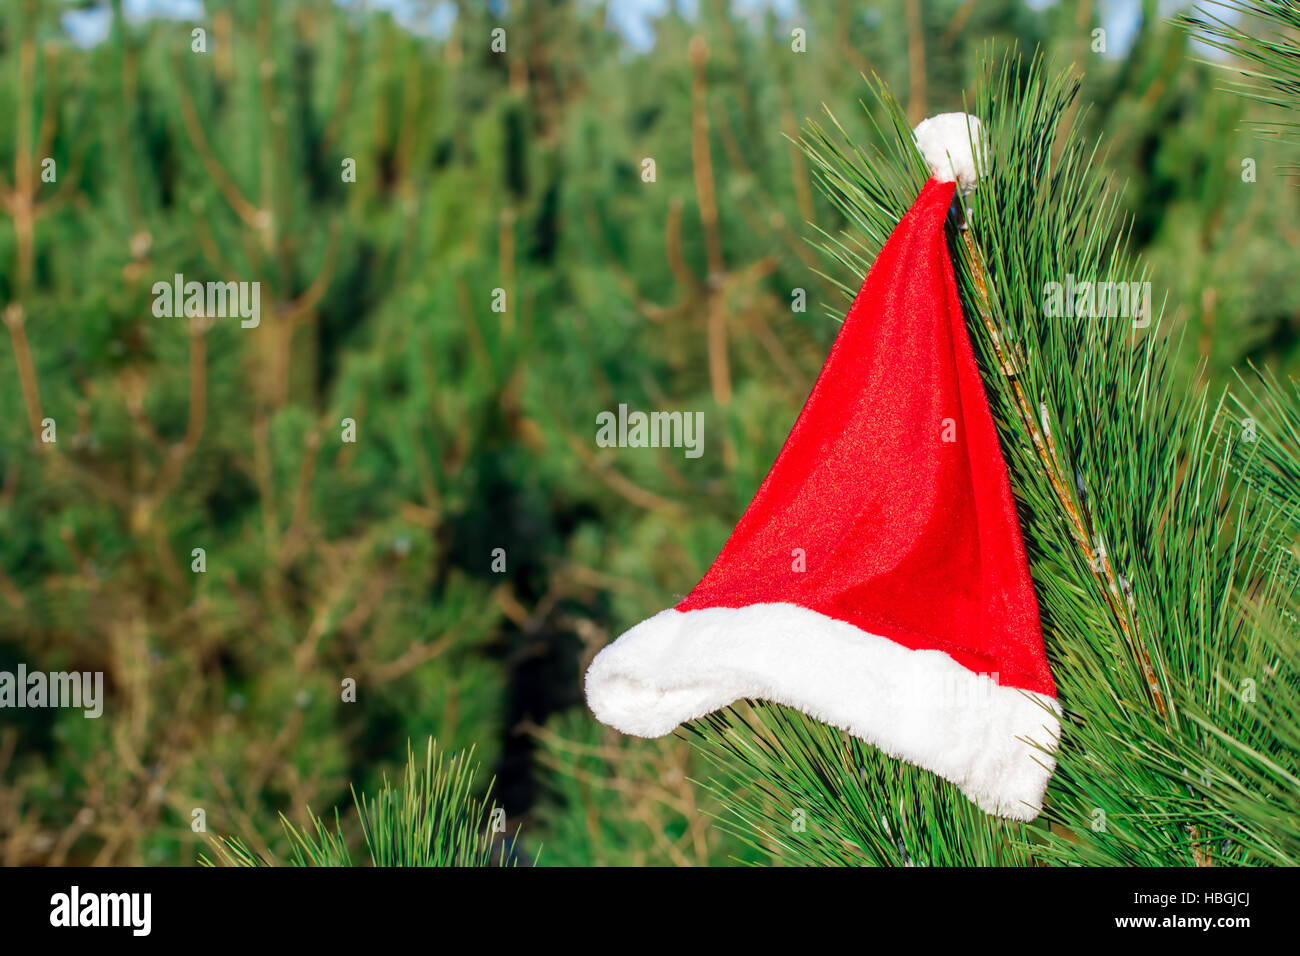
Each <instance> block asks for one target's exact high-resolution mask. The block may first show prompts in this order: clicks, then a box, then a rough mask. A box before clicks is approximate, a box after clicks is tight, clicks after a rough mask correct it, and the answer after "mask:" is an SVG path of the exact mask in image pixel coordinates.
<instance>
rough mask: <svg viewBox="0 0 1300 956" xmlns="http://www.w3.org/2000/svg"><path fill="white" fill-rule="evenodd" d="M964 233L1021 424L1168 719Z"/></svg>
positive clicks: (1104, 555)
mask: <svg viewBox="0 0 1300 956" xmlns="http://www.w3.org/2000/svg"><path fill="white" fill-rule="evenodd" d="M961 236H962V240H963V241H964V243H965V246H966V252H967V254H968V255H969V257H970V261H971V265H972V275H973V277H974V280H975V286H976V290H977V291H978V293H979V298H980V303H981V305H982V306H983V307H982V308H980V309H979V310H978V312H979V315H980V320H981V321H982V322H983V324H984V328H985V331H987V332H988V335H989V338H990V339H991V341H992V343H993V348H994V352H995V353H996V355H997V358H998V362H999V364H1000V367H1001V370H1002V373H1003V375H1004V376H1005V377H1006V379H1007V382H1008V383H1009V384H1010V385H1011V390H1012V393H1013V394H1014V396H1015V400H1016V406H1017V410H1018V411H1019V413H1020V418H1021V423H1022V424H1023V426H1024V428H1025V430H1026V431H1027V432H1028V433H1029V435H1030V437H1031V439H1032V440H1033V443H1034V449H1035V451H1036V452H1037V454H1038V459H1039V463H1040V464H1041V465H1042V467H1043V471H1044V473H1045V474H1046V476H1047V480H1048V482H1049V483H1050V484H1051V486H1052V491H1053V493H1054V494H1055V495H1056V499H1057V501H1058V503H1059V504H1060V505H1061V509H1062V511H1063V512H1064V513H1065V517H1066V520H1067V523H1068V526H1069V528H1070V532H1071V535H1072V536H1073V537H1074V540H1075V544H1076V545H1077V546H1078V547H1079V549H1080V550H1081V551H1082V552H1083V554H1084V557H1085V560H1087V561H1088V564H1089V566H1090V567H1091V568H1092V569H1093V574H1094V576H1095V577H1096V578H1097V580H1098V581H1099V582H1100V583H1101V585H1102V596H1103V597H1104V598H1105V600H1106V604H1107V606H1108V607H1109V608H1110V610H1111V613H1112V615H1113V616H1114V618H1115V620H1116V622H1117V623H1118V624H1119V627H1120V630H1121V632H1122V633H1123V635H1124V638H1125V639H1126V640H1127V641H1128V644H1129V646H1130V648H1131V650H1132V651H1133V653H1134V655H1135V658H1136V660H1137V663H1138V666H1139V667H1140V669H1141V671H1142V676H1143V678H1144V680H1145V681H1146V684H1147V689H1148V691H1149V692H1150V694H1151V700H1152V702H1153V703H1154V704H1155V708H1156V711H1157V712H1158V713H1159V714H1160V717H1161V718H1162V719H1165V720H1167V719H1168V708H1167V707H1166V704H1165V699H1164V694H1163V693H1162V692H1161V689H1160V682H1159V680H1158V679H1157V677H1156V673H1155V669H1154V668H1153V667H1152V665H1151V657H1150V654H1149V653H1148V652H1147V649H1146V646H1145V645H1144V644H1143V642H1142V637H1141V634H1140V633H1139V632H1138V626H1137V620H1136V619H1131V618H1130V615H1129V614H1128V613H1127V612H1126V610H1125V607H1124V600H1123V596H1124V590H1123V589H1121V587H1120V584H1119V580H1118V578H1117V576H1116V573H1115V569H1114V567H1113V565H1112V564H1111V561H1110V554H1109V551H1108V550H1107V548H1106V546H1105V542H1100V545H1099V547H1098V548H1096V550H1095V551H1094V548H1093V544H1092V537H1091V535H1090V534H1089V529H1088V526H1087V523H1086V522H1085V521H1084V518H1083V516H1082V514H1081V513H1080V511H1079V508H1078V506H1077V504H1076V503H1075V500H1074V496H1073V495H1072V494H1071V492H1070V490H1069V487H1070V482H1069V481H1068V480H1067V478H1066V476H1065V475H1064V473H1063V471H1062V468H1061V464H1060V457H1059V455H1058V453H1057V449H1056V442H1055V440H1054V439H1053V437H1052V432H1051V429H1049V428H1048V427H1047V423H1046V421H1043V422H1042V427H1041V428H1040V424H1039V419H1038V416H1037V415H1035V414H1034V412H1033V409H1032V407H1031V405H1030V403H1029V400H1028V399H1027V398H1026V396H1025V393H1024V389H1022V388H1021V386H1020V381H1019V377H1018V376H1019V373H1020V359H1019V356H1018V355H1016V354H1014V353H1012V352H1010V351H1009V350H1008V349H1007V348H1006V347H1004V346H1003V344H1002V341H1001V339H1000V338H999V336H998V333H997V327H996V323H995V321H994V319H993V304H992V300H991V298H990V296H989V291H988V287H989V279H988V273H987V268H986V266H985V265H984V261H983V258H982V257H981V256H980V254H979V250H978V248H977V247H976V245H975V240H974V239H972V238H971V234H970V232H969V230H963V231H962V233H961ZM1099 565H1100V566H1099Z"/></svg>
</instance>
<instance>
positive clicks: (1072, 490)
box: [694, 57, 1300, 865]
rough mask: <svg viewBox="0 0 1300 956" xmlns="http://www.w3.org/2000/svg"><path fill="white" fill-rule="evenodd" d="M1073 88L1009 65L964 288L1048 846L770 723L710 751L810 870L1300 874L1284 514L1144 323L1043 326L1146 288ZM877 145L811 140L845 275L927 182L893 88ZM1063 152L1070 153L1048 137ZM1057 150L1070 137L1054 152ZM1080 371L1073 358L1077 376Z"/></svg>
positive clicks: (734, 791)
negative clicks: (1022, 618)
mask: <svg viewBox="0 0 1300 956" xmlns="http://www.w3.org/2000/svg"><path fill="white" fill-rule="evenodd" d="M1077 89H1078V84H1077V81H1073V80H1071V79H1069V78H1068V76H1065V75H1062V76H1050V75H1048V74H1046V73H1045V71H1044V67H1043V64H1042V62H1041V61H1040V60H1034V61H1032V62H1030V63H1024V62H1022V61H1021V60H1019V59H1018V58H1015V57H1008V58H1005V59H1003V60H1002V61H1001V63H1000V64H998V65H995V66H994V67H993V68H992V69H991V70H990V74H989V77H988V82H987V83H986V84H985V85H983V86H982V87H981V88H980V90H979V91H978V94H977V96H976V97H975V99H974V102H973V103H972V106H973V107H974V109H973V111H974V112H976V113H977V115H980V116H981V117H983V118H984V119H985V120H986V122H987V124H988V128H989V134H990V142H991V153H992V155H993V157H994V159H993V160H992V163H991V167H992V168H991V171H989V172H988V175H987V178H985V179H984V180H983V182H982V183H981V186H980V188H979V189H978V190H976V192H975V193H974V194H973V195H972V197H971V201H970V206H969V209H968V210H967V211H966V215H967V221H968V222H969V224H970V227H969V231H967V232H964V233H962V241H960V242H958V244H957V250H958V253H959V255H958V262H957V266H956V267H957V271H958V278H959V284H960V286H961V289H962V296H963V301H964V304H965V306H966V308H967V312H968V319H969V324H970V326H971V331H972V336H973V339H974V341H975V343H976V347H977V351H978V353H979V354H980V358H981V362H982V368H983V371H984V374H985V383H986V387H987V390H988V393H989V397H990V403H991V405H992V407H993V409H994V415H995V418H996V419H997V420H998V423H999V428H1000V433H1001V438H1002V442H1003V449H1004V453H1005V455H1006V458H1007V461H1008V467H1009V469H1010V471H1011V473H1012V481H1013V485H1014V488H1015V492H1016V496H1017V501H1018V504H1019V507H1020V510H1021V516H1022V521H1023V525H1024V530H1025V535H1026V544H1027V547H1028V548H1029V550H1030V555H1031V567H1032V571H1033V575H1034V580H1035V585H1036V588H1037V590H1038V594H1039V599H1040V604H1041V608H1042V616H1043V623H1044V631H1045V635H1046V639H1047V646H1048V651H1049V656H1050V657H1051V659H1052V664H1053V670H1054V673H1055V674H1056V676H1057V683H1058V688H1059V691H1060V697H1061V701H1062V705H1063V707H1064V709H1065V713H1066V719H1065V721H1064V723H1063V743H1062V749H1061V752H1060V753H1059V755H1058V758H1059V763H1058V769H1057V773H1056V776H1055V778H1054V781H1053V784H1052V786H1051V788H1050V789H1049V791H1048V802H1047V806H1046V808H1045V811H1044V815H1043V817H1041V818H1040V821H1038V822H1036V823H1035V824H1033V825H1023V824H1013V823H1008V822H1005V821H1001V820H997V819H995V818H992V817H989V816H986V815H984V814H983V813H981V812H979V811H978V810H976V809H974V808H973V807H972V806H971V805H970V804H969V802H967V801H966V800H965V799H964V798H963V797H962V796H961V795H960V794H959V793H958V792H957V790H956V788H955V787H953V786H951V785H949V784H948V783H946V782H943V781H941V780H939V779H937V778H936V777H934V776H933V775H931V774H929V773H927V772H924V771H921V770H918V769H916V768H913V767H910V766H907V765H904V764H900V763H899V762H897V761H894V760H892V759H890V758H889V757H887V756H884V755H882V754H881V753H879V752H878V751H875V750H874V749H872V748H870V747H868V746H866V745H864V744H862V743H861V742H859V741H857V740H854V739H852V738H849V737H848V736H847V735H845V734H842V733H840V732H839V731H836V730H833V729H830V728H828V727H826V726H824V725H821V724H818V723H816V722H814V721H812V720H810V719H809V718H806V717H803V716H802V715H799V714H797V713H793V712H790V711H788V710H785V709H783V708H780V707H777V706H775V705H771V704H766V703H754V704H752V705H751V706H750V707H749V708H747V709H745V710H743V711H739V712H731V713H723V714H719V715H714V716H712V717H710V718H707V719H706V720H704V721H702V722H699V723H698V724H697V725H696V726H695V727H694V729H695V732H696V735H697V737H698V740H699V743H700V746H701V747H702V748H703V750H704V751H705V752H706V753H707V754H708V755H709V756H710V757H711V758H713V760H714V761H715V762H716V763H717V765H718V766H719V767H720V771H721V772H720V774H719V776H718V777H717V778H716V780H715V783H714V787H715V789H716V790H717V791H718V792H719V793H720V794H721V795H722V796H723V798H724V799H726V800H727V801H728V810H727V813H726V815H725V816H724V817H723V820H724V823H725V824H727V825H729V826H730V827H731V828H732V829H733V830H734V831H735V832H736V833H737V834H738V835H740V836H742V837H744V838H747V839H748V840H749V841H750V842H751V843H753V844H754V845H755V846H756V847H758V848H761V849H763V850H765V851H766V852H768V853H769V854H771V855H772V856H773V857H774V858H776V859H779V860H781V861H784V862H802V863H819V864H854V863H875V864H884V865H888V864H894V865H902V864H916V865H953V864H990V863H997V864H1029V863H1035V862H1050V863H1066V864H1079V863H1085V864H1110V865H1126V864H1144V865H1211V864H1233V863H1282V864H1287V863H1289V864H1294V863H1295V862H1296V860H1297V859H1298V858H1300V841H1298V840H1297V836H1298V835H1300V834H1298V832H1297V830H1298V828H1297V824H1300V817H1297V815H1296V804H1295V794H1296V792H1297V789H1296V782H1297V779H1300V777H1298V772H1300V750H1297V748H1296V735H1295V719H1296V716H1297V713H1296V706H1297V703H1298V702H1300V684H1298V683H1297V673H1296V670H1295V661H1296V659H1297V655H1296V650H1297V647H1296V642H1297V636H1298V634H1297V629H1296V626H1295V622H1296V616H1295V611H1296V601H1297V592H1296V578H1295V574H1294V564H1293V562H1294V555H1292V554H1290V553H1289V552H1288V551H1286V550H1285V549H1284V548H1283V547H1282V545H1283V544H1284V539H1283V538H1282V537H1281V531H1282V524H1283V519H1284V518H1285V515H1279V513H1278V510H1277V507H1276V504H1277V503H1276V501H1274V500H1270V499H1269V498H1268V497H1267V496H1264V495H1260V494H1258V493H1257V492H1256V490H1255V489H1254V487H1252V485H1251V483H1250V482H1248V481H1245V480H1243V479H1242V478H1240V477H1239V476H1238V474H1237V473H1236V472H1234V470H1233V468H1232V461H1233V457H1234V449H1235V447H1236V446H1237V445H1238V444H1239V443H1240V442H1241V441H1242V440H1243V436H1241V435H1240V434H1239V433H1237V432H1236V431H1235V430H1234V429H1232V428H1223V429H1221V428H1218V427H1216V425H1219V424H1222V423H1223V416H1222V406H1221V404H1220V402H1219V401H1218V400H1216V399H1214V398H1213V397H1212V396H1211V395H1209V394H1207V392H1206V390H1205V389H1204V388H1194V389H1191V390H1183V389H1181V388H1179V387H1178V386H1177V385H1176V383H1175V381H1174V379H1173V377H1172V375H1171V372H1170V365H1171V354H1170V353H1171V347H1170V346H1171V342H1170V340H1169V339H1168V338H1167V337H1166V336H1164V335H1162V334H1161V330H1160V323H1159V321H1158V320H1153V322H1152V324H1151V327H1150V328H1149V329H1140V328H1137V327H1136V325H1135V323H1133V322H1132V321H1131V320H1129V319H1127V318H1125V319H1115V318H1103V317H1083V318H1078V319H1074V320H1065V319H1059V318H1048V317H1045V315H1044V309H1043V307H1042V300H1041V295H1042V290H1044V288H1045V287H1046V286H1045V283H1047V282H1050V281H1054V280H1055V281H1060V278H1061V277H1063V276H1064V275H1065V274H1067V273H1071V274H1073V275H1074V276H1075V277H1076V279H1077V281H1089V280H1106V281H1131V280H1136V279H1140V278H1141V277H1142V275H1143V273H1142V270H1141V266H1140V264H1138V263H1134V262H1130V261H1129V260H1128V258H1127V257H1126V256H1125V255H1124V254H1123V253H1122V252H1121V251H1120V250H1119V249H1118V248H1117V247H1116V246H1115V245H1114V244H1112V243H1109V242H1107V241H1105V240H1104V239H1103V238H1102V237H1105V236H1107V235H1109V234H1110V233H1111V232H1112V229H1111V228H1110V224H1111V220H1112V219H1113V217H1115V216H1116V206H1117V204H1116V200H1115V197H1114V195H1113V193H1110V192H1109V191H1108V190H1107V189H1106V187H1105V185H1104V183H1103V182H1102V180H1101V177H1100V176H1099V175H1098V171H1097V169H1096V168H1095V166H1094V165H1093V163H1092V157H1093V155H1094V147H1093V146H1092V145H1091V144H1089V143H1087V142H1086V141H1084V140H1083V139H1082V138H1081V137H1080V136H1079V135H1078V133H1077V131H1075V130H1072V129H1071V128H1070V127H1069V124H1068V123H1066V122H1063V119H1064V118H1065V117H1067V116H1068V114H1069V110H1070V105H1071V102H1072V100H1073V98H1074V96H1075V95H1076V93H1077ZM878 104H879V105H878V109H877V110H876V111H875V113H874V114H873V115H875V116H876V117H877V118H878V122H879V123H880V124H881V127H882V130H883V131H884V132H885V137H884V138H885V142H886V147H885V148H884V149H883V150H881V151H880V152H872V153H867V152H864V151H862V150H861V149H859V148H857V147H856V146H855V145H854V144H853V143H852V142H850V141H847V140H846V139H845V138H844V137H843V135H842V130H838V129H836V130H832V131H831V132H827V131H826V130H823V129H822V128H820V127H817V126H814V127H813V128H812V129H811V130H810V132H809V134H808V136H807V137H806V138H805V145H806V147H807V150H808V153H809V156H810V159H811V161H812V162H813V164H814V166H815V168H816V169H817V171H818V173H819V181H820V184H821V185H822V187H823V188H824V189H825V190H826V192H827V193H828V194H829V195H830V196H832V197H833V198H834V200H835V201H836V202H837V203H838V204H839V206H840V208H841V209H842V210H843V211H844V212H845V214H846V216H847V217H848V218H849V220H850V221H851V222H853V223H855V224H856V226H857V228H856V229H855V230H854V231H853V232H852V233H851V234H848V235H846V236H844V237H842V238H840V239H831V240H829V241H828V243H827V249H828V251H829V252H830V253H831V254H833V255H834V256H835V258H836V259H837V260H838V261H839V263H840V264H841V265H842V266H844V267H845V269H846V271H847V272H848V273H849V274H850V275H854V276H857V275H861V274H862V273H863V272H865V270H866V267H867V265H868V263H869V261H870V257H871V255H872V254H873V252H874V248H873V246H872V244H871V242H870V240H868V239H867V238H866V237H877V236H884V235H887V234H888V231H889V229H890V228H891V227H892V224H893V223H894V222H895V221H896V220H897V218H898V217H899V216H900V215H901V214H902V212H903V211H904V210H905V209H906V208H907V206H908V204H909V203H910V200H911V197H912V196H914V195H915V192H916V191H917V189H918V188H919V186H920V184H921V181H922V180H923V178H924V173H923V170H922V169H921V168H920V165H919V160H918V158H917V157H916V155H915V153H914V151H913V148H912V146H911V138H910V131H909V124H908V122H907V118H906V116H905V114H904V112H903V108H902V107H901V106H900V104H898V103H897V102H896V101H895V100H894V99H893V98H892V97H891V96H890V95H889V94H888V92H887V91H885V90H881V91H880V93H879V97H878ZM1058 126H1060V127H1061V130H1060V132H1059V133H1058ZM1058 136H1059V137H1060V138H1059V139H1058ZM1066 356H1070V358H1069V359H1068V360H1066V359H1065V357H1066Z"/></svg>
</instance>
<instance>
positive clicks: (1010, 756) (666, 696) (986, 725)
mask: <svg viewBox="0 0 1300 956" xmlns="http://www.w3.org/2000/svg"><path fill="white" fill-rule="evenodd" d="M744 698H762V699H764V700H772V701H776V702H777V703H780V704H785V705H787V706H789V707H795V708H798V709H799V710H801V711H803V712H804V713H805V714H808V715H809V716H811V717H815V718H816V719H818V720H821V721H824V722H825V723H828V724H831V725H833V726H835V727H839V728H840V729H842V730H846V731H848V732H849V733H850V734H852V735H853V736H855V737H859V738H861V739H862V740H865V741H867V742H868V743H870V744H873V745H875V746H876V747H879V748H880V749H881V750H883V751H884V752H885V753H887V754H889V755H891V756H893V757H899V758H901V759H903V760H906V761H908V762H909V763H913V764H916V765H917V766H919V767H924V768H925V769H926V770H930V771H933V772H934V773H937V774H938V775H939V776H941V777H944V778H945V779H947V780H951V781H952V782H953V783H955V784H956V785H957V786H958V787H960V788H961V791H962V792H963V793H964V794H965V795H966V796H967V797H969V798H970V799H971V800H973V801H974V802H975V803H977V804H978V805H979V806H980V807H981V808H983V809H984V810H986V811H987V812H989V813H996V814H998V815H1000V816H1004V817H1010V818H1011V819H1014V820H1032V819H1033V818H1034V817H1036V816H1037V815H1038V813H1039V811H1040V810H1041V809H1042V805H1043V793H1044V791H1046V789H1047V782H1048V780H1049V779H1050V778H1051V776H1052V771H1053V770H1054V769H1055V767H1056V760H1055V757H1054V756H1053V755H1054V752H1055V750H1056V747H1057V741H1058V740H1059V738H1060V734H1061V727H1060V715H1061V707H1060V705H1059V704H1058V703H1057V702H1056V700H1055V699H1054V698H1051V697H1048V696H1046V695H1044V694H1036V693H1033V692H1031V691H1026V690H1019V689H1017V688H1015V687H1009V686H1004V685H1001V684H998V683H997V681H996V680H995V679H994V678H993V677H990V676H989V675H985V674H976V673H975V672H974V671H970V670H967V669H966V668H965V667H963V666H962V665H961V664H958V663H957V662H956V661H955V660H953V659H952V658H951V657H949V656H948V655H947V654H945V653H944V652H943V651H914V650H911V649H910V648H907V647H904V646H903V645H902V644H896V643H894V642H893V641H891V640H887V639H885V638H883V637H879V636H877V635H875V634H868V633H866V632H865V631H862V630H859V629H858V628H856V627H854V626H853V625H851V624H848V623H845V622H844V621H838V620H835V619H834V618H830V617H827V616H825V615H824V614H819V613H817V612H816V611H811V610H808V609H807V608H803V607H798V606H796V605H794V604H786V603H771V604H751V605H749V606H748V607H742V608H727V607H717V608H704V609H699V610H692V611H678V610H676V609H673V608H669V609H668V610H666V611H662V612H660V613H659V614H656V615H655V616H654V617H652V618H649V619H648V620H645V621H642V622H641V623H640V624H638V625H637V626H636V627H634V628H632V629H631V630H630V631H628V632H627V633H626V634H624V635H623V636H622V637H620V638H619V639H618V640H616V641H615V642H614V643H612V644H610V645H609V646H608V647H606V648H605V649H604V650H602V651H601V652H600V653H599V654H597V655H596V659H595V660H593V661H592V662H591V667H590V668H588V670H587V704H588V706H589V707H590V708H591V711H592V713H593V714H595V715H596V717H597V719H599V720H600V721H601V722H603V723H606V724H608V725H609V726H611V727H615V728H617V729H618V730H621V731H622V732H623V733H625V734H635V735H636V736H638V737H658V736H661V735H663V734H666V733H669V732H670V731H672V729H673V728H674V727H676V726H677V725H678V724H680V723H682V722H683V721H687V720H694V719H695V718H697V717H702V716H704V715H705V714H707V713H709V712H711V711H714V710H717V709H719V708H721V707H725V706H727V705H728V704H731V703H733V702H735V701H737V700H741V699H744Z"/></svg>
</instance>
